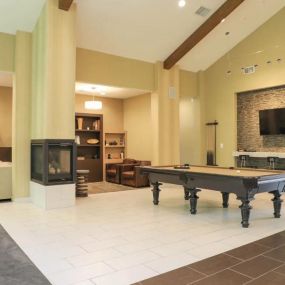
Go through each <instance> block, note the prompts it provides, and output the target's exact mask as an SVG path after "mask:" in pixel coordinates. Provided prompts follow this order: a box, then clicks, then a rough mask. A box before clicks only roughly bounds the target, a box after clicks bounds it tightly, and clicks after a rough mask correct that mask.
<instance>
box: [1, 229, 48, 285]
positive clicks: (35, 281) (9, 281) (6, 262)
mask: <svg viewBox="0 0 285 285" xmlns="http://www.w3.org/2000/svg"><path fill="white" fill-rule="evenodd" d="M0 284H1V285H51V283H50V282H49V281H48V280H47V279H46V277H45V276H44V275H43V274H42V273H41V272H40V271H39V270H38V268H37V267H36V266H35V265H34V264H33V263H32V262H31V260H30V259H29V258H28V257H27V256H26V254H25V253H24V252H23V251H22V250H21V249H20V247H19V246H18V245H17V244H16V243H15V242H14V240H13V239H12V238H11V237H10V236H9V234H8V233H7V232H6V231H5V230H4V228H3V227H2V226H1V225H0Z"/></svg>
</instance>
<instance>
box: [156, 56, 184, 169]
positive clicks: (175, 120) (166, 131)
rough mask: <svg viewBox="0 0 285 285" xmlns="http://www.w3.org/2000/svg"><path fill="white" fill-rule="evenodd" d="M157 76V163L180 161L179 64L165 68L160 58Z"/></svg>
mask: <svg viewBox="0 0 285 285" xmlns="http://www.w3.org/2000/svg"><path fill="white" fill-rule="evenodd" d="M155 76H156V78H155V79H156V87H155V92H153V93H152V95H151V111H152V123H153V164H161V165H163V164H179V163H180V143H179V135H180V132H179V68H178V66H175V67H174V68H172V69H171V70H165V69H163V65H162V63H161V62H158V63H156V66H155ZM170 88H172V90H171V91H170ZM169 92H170V93H171V92H172V94H170V93H169ZM170 95H173V96H170Z"/></svg>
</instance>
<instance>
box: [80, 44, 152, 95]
mask: <svg viewBox="0 0 285 285" xmlns="http://www.w3.org/2000/svg"><path fill="white" fill-rule="evenodd" d="M154 66H155V65H154V64H153V63H148V62H144V61H140V60H134V59H129V58H125V57H120V56H115V55H110V54H105V53H102V52H98V51H91V50H86V49H81V48H77V52H76V81H79V82H86V83H97V84H103V85H110V86H116V87H126V88H135V89H142V90H150V91H151V90H154V84H155V82H154V77H155V76H154Z"/></svg>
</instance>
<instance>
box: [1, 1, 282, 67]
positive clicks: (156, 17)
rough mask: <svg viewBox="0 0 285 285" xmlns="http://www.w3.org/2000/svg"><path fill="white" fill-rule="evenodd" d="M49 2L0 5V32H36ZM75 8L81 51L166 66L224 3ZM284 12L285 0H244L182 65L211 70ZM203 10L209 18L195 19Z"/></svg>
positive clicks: (84, 4)
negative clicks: (214, 64) (164, 64)
mask: <svg viewBox="0 0 285 285" xmlns="http://www.w3.org/2000/svg"><path fill="white" fill-rule="evenodd" d="M44 2H45V1H44V0H0V32H5V33H12V34H14V33H15V32H16V30H24V31H32V30H33V27H34V25H35V23H36V20H37V18H38V16H39V14H40V10H41V8H42V6H43V3H44ZM75 2H76V3H77V6H78V9H77V10H78V13H77V46H78V47H82V48H87V49H91V50H97V51H101V52H105V53H110V54H115V55H119V56H124V57H129V58H135V59H140V60H144V61H148V62H156V61H158V60H160V61H164V60H165V59H166V58H167V57H168V56H169V55H170V54H171V53H172V52H173V51H174V50H175V49H176V48H177V47H178V46H179V45H180V44H181V43H182V42H183V41H184V40H185V39H186V38H187V37H188V36H189V35H190V34H192V33H193V32H194V31H195V30H196V29H197V28H198V27H199V26H200V25H201V24H203V23H204V22H205V21H206V20H207V19H208V18H209V17H210V16H211V15H212V14H213V13H214V12H215V11H216V10H217V9H218V8H219V7H220V6H221V5H222V4H223V3H224V2H225V0H186V6H185V7H183V8H180V7H178V5H177V4H178V0H104V1H103V0H75ZM284 6H285V0H245V1H244V2H243V3H242V4H241V5H240V6H239V7H238V8H237V9H236V10H234V11H233V12H232V13H231V14H230V15H229V16H228V17H227V18H226V20H225V21H224V22H223V23H220V24H219V25H218V26H217V27H216V28H215V29H214V30H213V31H212V32H210V33H209V34H208V35H207V36H206V37H205V38H204V39H203V40H202V41H201V42H199V43H198V44H197V45H196V46H195V47H194V48H193V49H192V50H191V51H190V52H189V53H187V54H186V56H184V57H183V58H182V59H181V60H180V61H179V62H178V64H179V65H180V66H181V67H182V68H183V69H187V70H191V71H198V70H204V69H206V68H207V67H209V66H210V65H211V64H213V63H214V62H215V61H216V60H217V59H219V58H220V57H221V56H223V55H224V54H225V53H227V52H228V51H229V50H230V49H231V48H232V47H234V46H235V45H236V44H237V43H239V42H240V41H241V40H243V39H244V38H245V37H247V36H248V35H249V34H250V33H252V32H253V31H255V30H256V29H257V28H258V27H259V26H260V25H262V24H263V23H264V22H266V21H267V20H268V19H269V18H270V17H272V16H273V15H274V14H275V13H276V12H278V11H279V10H280V9H282V8H283V7H284ZM200 7H205V8H208V9H210V12H209V14H208V15H207V16H205V17H203V16H201V15H197V14H195V12H196V11H197V10H198V9H199V8H200ZM227 32H229V34H228V36H226V35H225V34H226V33H227ZM257 49H258V47H257Z"/></svg>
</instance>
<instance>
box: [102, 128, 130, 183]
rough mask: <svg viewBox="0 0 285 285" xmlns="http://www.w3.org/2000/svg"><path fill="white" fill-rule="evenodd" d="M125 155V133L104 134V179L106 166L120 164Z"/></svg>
mask: <svg viewBox="0 0 285 285" xmlns="http://www.w3.org/2000/svg"><path fill="white" fill-rule="evenodd" d="M126 155H127V133H126V132H106V133H105V134H104V178H105V170H106V165H107V164H112V163H122V162H123V159H124V158H125V157H126Z"/></svg>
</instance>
